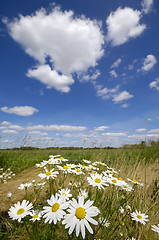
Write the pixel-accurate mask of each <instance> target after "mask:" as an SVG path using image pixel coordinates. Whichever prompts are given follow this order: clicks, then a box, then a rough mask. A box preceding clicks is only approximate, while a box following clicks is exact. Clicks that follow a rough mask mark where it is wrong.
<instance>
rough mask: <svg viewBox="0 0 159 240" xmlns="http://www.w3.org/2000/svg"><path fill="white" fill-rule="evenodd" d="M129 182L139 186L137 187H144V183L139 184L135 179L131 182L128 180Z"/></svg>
mask: <svg viewBox="0 0 159 240" xmlns="http://www.w3.org/2000/svg"><path fill="white" fill-rule="evenodd" d="M127 180H128V181H130V182H132V183H134V184H137V185H140V186H144V184H143V183H139V182H138V181H137V180H135V179H133V180H131V179H130V178H127Z"/></svg>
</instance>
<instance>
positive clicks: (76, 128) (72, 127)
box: [26, 125, 87, 132]
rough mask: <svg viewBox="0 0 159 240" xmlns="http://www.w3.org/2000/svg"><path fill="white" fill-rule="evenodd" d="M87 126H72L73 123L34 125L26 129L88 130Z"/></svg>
mask: <svg viewBox="0 0 159 240" xmlns="http://www.w3.org/2000/svg"><path fill="white" fill-rule="evenodd" d="M86 129H87V128H86V127H81V126H71V125H33V126H29V127H27V128H26V130H45V131H64V132H66V131H67V132H75V131H77V132H81V131H84V130H86Z"/></svg>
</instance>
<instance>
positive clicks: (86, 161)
mask: <svg viewBox="0 0 159 240" xmlns="http://www.w3.org/2000/svg"><path fill="white" fill-rule="evenodd" d="M83 162H85V163H91V161H88V160H85V159H83Z"/></svg>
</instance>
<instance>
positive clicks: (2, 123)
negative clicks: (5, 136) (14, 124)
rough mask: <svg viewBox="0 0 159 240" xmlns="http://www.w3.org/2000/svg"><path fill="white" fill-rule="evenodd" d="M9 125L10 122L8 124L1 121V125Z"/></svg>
mask: <svg viewBox="0 0 159 240" xmlns="http://www.w3.org/2000/svg"><path fill="white" fill-rule="evenodd" d="M10 124H11V123H10V122H8V121H3V122H1V125H6V126H8V125H10Z"/></svg>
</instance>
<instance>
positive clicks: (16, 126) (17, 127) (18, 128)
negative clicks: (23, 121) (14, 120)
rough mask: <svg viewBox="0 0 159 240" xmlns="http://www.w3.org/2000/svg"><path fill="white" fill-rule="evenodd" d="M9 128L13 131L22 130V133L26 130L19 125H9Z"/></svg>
mask: <svg viewBox="0 0 159 240" xmlns="http://www.w3.org/2000/svg"><path fill="white" fill-rule="evenodd" d="M9 128H11V129H14V130H17V131H18V130H20V131H22V130H24V128H23V127H21V126H19V125H16V124H10V125H9Z"/></svg>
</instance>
